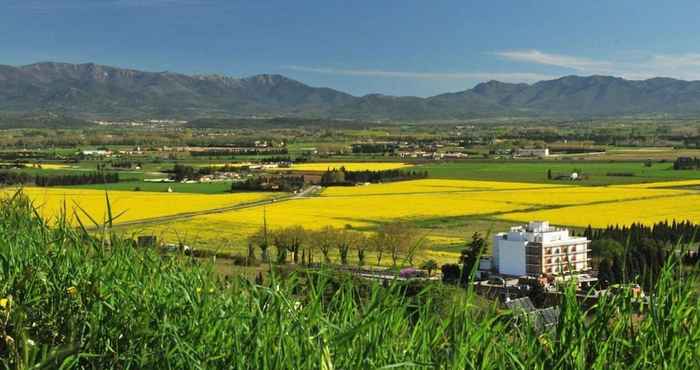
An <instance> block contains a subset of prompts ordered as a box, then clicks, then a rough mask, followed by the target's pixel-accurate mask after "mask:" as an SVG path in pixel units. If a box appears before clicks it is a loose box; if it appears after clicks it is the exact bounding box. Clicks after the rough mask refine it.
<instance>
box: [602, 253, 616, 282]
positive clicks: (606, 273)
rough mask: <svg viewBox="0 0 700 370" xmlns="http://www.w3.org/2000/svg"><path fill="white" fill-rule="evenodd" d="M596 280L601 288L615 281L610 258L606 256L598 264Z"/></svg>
mask: <svg viewBox="0 0 700 370" xmlns="http://www.w3.org/2000/svg"><path fill="white" fill-rule="evenodd" d="M598 281H599V282H600V286H601V288H603V289H605V288H607V287H608V285H610V283H612V282H613V281H615V276H614V274H613V271H612V266H611V264H610V260H609V259H607V258H603V259H602V260H600V263H599V264H598Z"/></svg>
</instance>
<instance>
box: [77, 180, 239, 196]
mask: <svg viewBox="0 0 700 370" xmlns="http://www.w3.org/2000/svg"><path fill="white" fill-rule="evenodd" d="M66 187H67V188H77V189H80V188H82V189H99V190H104V189H107V190H122V191H134V189H135V188H137V187H138V188H140V191H151V192H159V193H163V192H166V191H168V187H171V188H172V189H173V191H174V192H176V193H200V194H221V193H227V192H229V191H230V190H231V182H212V183H196V184H181V183H167V182H166V183H159V182H158V183H156V182H144V181H124V182H118V183H113V184H94V185H76V186H66Z"/></svg>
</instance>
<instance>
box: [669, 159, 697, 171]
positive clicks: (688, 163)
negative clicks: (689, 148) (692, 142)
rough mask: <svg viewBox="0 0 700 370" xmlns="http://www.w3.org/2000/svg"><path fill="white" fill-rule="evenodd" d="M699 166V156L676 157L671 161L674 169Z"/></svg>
mask: <svg viewBox="0 0 700 370" xmlns="http://www.w3.org/2000/svg"><path fill="white" fill-rule="evenodd" d="M699 168H700V158H698V157H692V158H690V157H678V158H676V160H675V161H673V169H674V170H697V169H699Z"/></svg>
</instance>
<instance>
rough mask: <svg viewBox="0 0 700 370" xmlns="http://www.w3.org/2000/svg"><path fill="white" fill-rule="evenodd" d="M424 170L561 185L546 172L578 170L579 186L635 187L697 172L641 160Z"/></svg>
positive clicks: (698, 174) (467, 164) (468, 164)
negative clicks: (645, 163)
mask: <svg viewBox="0 0 700 370" xmlns="http://www.w3.org/2000/svg"><path fill="white" fill-rule="evenodd" d="M419 168H420V169H422V170H426V171H428V175H429V177H430V178H442V179H462V180H489V181H515V182H537V183H553V184H565V183H567V182H569V181H568V180H550V179H548V178H547V171H549V170H551V171H552V174H553V175H554V176H557V175H567V174H570V173H571V172H573V171H578V172H580V174H582V175H584V176H586V177H587V178H586V179H583V180H581V181H577V182H575V184H579V185H589V186H590V185H615V184H636V183H648V182H660V181H672V180H682V179H688V180H691V179H700V171H677V170H673V163H671V162H667V161H666V162H663V161H657V162H652V163H651V167H647V166H645V165H644V162H642V161H633V162H632V161H630V162H624V161H617V162H612V161H560V160H522V161H483V160H473V161H472V160H468V161H460V162H441V163H430V164H425V165H421V166H419Z"/></svg>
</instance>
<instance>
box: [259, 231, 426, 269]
mask: <svg viewBox="0 0 700 370" xmlns="http://www.w3.org/2000/svg"><path fill="white" fill-rule="evenodd" d="M424 242H425V239H424V238H423V237H422V236H421V235H420V234H419V233H418V232H417V231H416V230H415V229H413V228H412V227H410V226H408V225H407V224H404V223H390V224H385V225H382V226H381V227H379V229H378V230H377V232H375V233H373V234H372V235H371V236H367V235H366V234H365V233H363V232H360V231H357V230H353V229H352V228H351V227H350V226H349V225H348V226H346V227H344V228H338V227H332V226H326V227H324V228H322V229H320V230H308V229H305V228H304V227H302V226H289V227H285V228H281V229H277V230H274V231H272V230H269V229H268V228H267V225H266V224H265V225H263V226H262V227H261V228H260V229H259V230H258V231H257V232H256V233H254V234H253V235H252V236H251V237H250V238H249V239H248V259H249V260H253V261H254V260H257V259H258V258H260V260H261V261H262V262H271V261H273V262H275V263H278V264H285V263H287V262H290V260H291V262H293V263H295V264H306V265H310V264H313V263H320V262H322V263H339V264H341V265H349V264H350V259H351V258H353V259H354V260H355V262H356V263H357V266H366V265H370V264H376V265H377V266H380V265H381V264H382V261H386V259H389V260H391V264H392V266H395V267H396V266H399V265H400V264H402V262H404V263H407V264H408V265H412V264H413V259H414V256H415V253H416V251H417V250H418V249H419V248H420V247H421V246H422V245H423V244H424ZM256 250H258V251H259V257H258V256H256ZM273 250H274V255H273V254H272V252H273ZM370 253H372V260H370V259H369V254H370Z"/></svg>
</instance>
